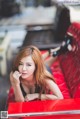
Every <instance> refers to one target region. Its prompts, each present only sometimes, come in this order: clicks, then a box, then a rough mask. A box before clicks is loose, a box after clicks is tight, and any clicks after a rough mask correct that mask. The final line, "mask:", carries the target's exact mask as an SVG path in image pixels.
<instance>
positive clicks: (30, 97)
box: [25, 93, 39, 101]
mask: <svg viewBox="0 0 80 119" xmlns="http://www.w3.org/2000/svg"><path fill="white" fill-rule="evenodd" d="M38 98H39V94H38V93H34V94H27V95H26V96H25V101H32V100H36V99H38Z"/></svg>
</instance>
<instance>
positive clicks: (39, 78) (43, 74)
mask: <svg viewBox="0 0 80 119" xmlns="http://www.w3.org/2000/svg"><path fill="white" fill-rule="evenodd" d="M29 55H31V57H32V59H33V61H34V63H35V67H36V69H35V72H34V77H35V80H36V84H38V85H39V86H41V87H45V81H44V79H51V80H53V81H55V80H54V78H53V76H52V74H51V73H50V72H48V71H47V69H46V66H45V64H44V61H43V58H42V55H41V52H40V50H39V49H38V48H37V47H35V46H32V45H30V46H27V47H25V48H23V49H22V50H21V51H20V52H19V54H18V55H17V57H16V58H15V60H14V63H13V71H15V70H18V66H19V62H20V61H21V59H22V58H24V57H26V56H29ZM43 85H44V86H43Z"/></svg>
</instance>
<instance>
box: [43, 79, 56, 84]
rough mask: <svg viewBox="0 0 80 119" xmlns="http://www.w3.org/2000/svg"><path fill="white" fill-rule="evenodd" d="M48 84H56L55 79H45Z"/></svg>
mask: <svg viewBox="0 0 80 119" xmlns="http://www.w3.org/2000/svg"><path fill="white" fill-rule="evenodd" d="M44 81H45V83H46V85H49V84H55V82H54V80H52V79H50V78H46V79H44Z"/></svg>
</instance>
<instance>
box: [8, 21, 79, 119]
mask: <svg viewBox="0 0 80 119" xmlns="http://www.w3.org/2000/svg"><path fill="white" fill-rule="evenodd" d="M67 32H69V33H71V34H72V35H73V37H74V39H73V43H72V45H73V47H75V50H73V51H70V52H66V53H65V54H62V55H60V56H59V57H58V61H56V62H55V63H54V64H53V65H52V66H51V69H52V71H53V74H54V77H55V78H56V81H57V84H58V86H59V88H60V90H61V91H62V93H63V96H64V99H62V100H54V101H52V100H47V101H32V102H24V103H15V102H13V90H12V89H11V90H10V93H9V99H8V119H14V118H18V119H80V63H79V62H80V54H79V53H80V24H79V23H72V24H71V25H70V27H69V29H68V31H67Z"/></svg>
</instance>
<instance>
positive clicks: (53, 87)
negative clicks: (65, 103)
mask: <svg viewBox="0 0 80 119" xmlns="http://www.w3.org/2000/svg"><path fill="white" fill-rule="evenodd" d="M45 82H46V86H47V88H48V89H49V90H50V91H51V92H52V94H41V100H49V99H50V100H55V99H63V95H62V93H61V91H60V89H59V87H58V86H57V84H56V83H55V82H54V81H52V80H50V79H46V80H45Z"/></svg>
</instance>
